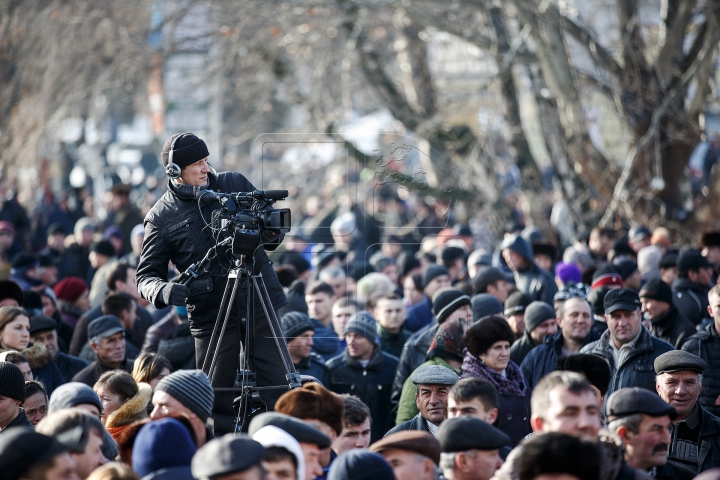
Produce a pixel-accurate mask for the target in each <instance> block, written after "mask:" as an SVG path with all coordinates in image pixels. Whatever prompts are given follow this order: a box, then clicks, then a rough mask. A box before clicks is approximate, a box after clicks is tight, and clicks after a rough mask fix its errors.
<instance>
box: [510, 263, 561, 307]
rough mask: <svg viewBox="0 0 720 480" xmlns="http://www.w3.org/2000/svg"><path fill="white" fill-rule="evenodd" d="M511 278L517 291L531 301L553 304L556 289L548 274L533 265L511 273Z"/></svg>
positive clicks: (552, 279)
mask: <svg viewBox="0 0 720 480" xmlns="http://www.w3.org/2000/svg"><path fill="white" fill-rule="evenodd" d="M513 276H514V277H515V285H516V286H517V289H518V290H519V291H521V292H522V293H525V294H527V295H529V296H530V298H532V299H533V300H540V301H541V302H545V303H547V304H550V305H552V304H553V298H554V297H555V294H556V293H557V291H558V289H557V284H555V279H554V278H553V277H552V275H550V273H548V272H546V271H545V270H543V269H542V268H540V267H538V266H537V265H535V264H534V263H533V264H532V265H530V266H529V267H528V268H526V269H525V270H522V271H515V272H513Z"/></svg>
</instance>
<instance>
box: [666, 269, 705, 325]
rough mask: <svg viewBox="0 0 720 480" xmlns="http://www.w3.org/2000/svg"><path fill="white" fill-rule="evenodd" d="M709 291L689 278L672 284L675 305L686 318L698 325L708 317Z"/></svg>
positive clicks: (680, 279) (679, 279)
mask: <svg viewBox="0 0 720 480" xmlns="http://www.w3.org/2000/svg"><path fill="white" fill-rule="evenodd" d="M709 290H710V289H709V288H708V287H703V286H702V285H698V284H697V283H693V282H691V281H690V280H688V279H687V278H678V279H677V280H675V281H674V282H673V284H672V292H673V296H674V298H673V304H675V306H676V307H677V309H678V310H679V311H680V313H681V314H682V315H683V316H684V317H685V318H687V319H688V320H690V321H691V322H692V323H693V324H695V325H698V324H700V323H701V322H702V320H703V318H706V317H707V316H708V313H707V307H708V291H709Z"/></svg>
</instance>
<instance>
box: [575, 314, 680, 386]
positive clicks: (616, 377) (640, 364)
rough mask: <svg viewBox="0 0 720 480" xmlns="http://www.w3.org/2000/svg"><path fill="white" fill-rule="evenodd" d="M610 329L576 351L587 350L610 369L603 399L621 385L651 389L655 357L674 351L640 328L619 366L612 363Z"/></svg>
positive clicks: (653, 383) (582, 351) (665, 343)
mask: <svg viewBox="0 0 720 480" xmlns="http://www.w3.org/2000/svg"><path fill="white" fill-rule="evenodd" d="M611 341H612V339H611V337H610V330H607V331H606V332H605V333H603V334H602V336H601V337H600V340H597V341H595V342H592V343H589V344H588V345H585V346H584V347H583V348H582V350H580V353H590V354H593V355H597V356H598V357H601V358H604V359H605V361H606V362H608V365H610V371H611V372H612V380H611V381H610V387H609V388H608V391H607V393H606V394H605V398H607V397H609V396H610V394H611V393H612V392H614V391H615V390H619V389H621V388H624V387H641V388H646V389H648V390H650V391H651V392H654V391H655V367H654V363H655V359H656V358H657V357H659V356H660V355H662V354H663V353H665V352H669V351H671V350H675V348H673V346H672V345H670V344H669V343H667V342H664V341H662V340H660V339H658V338H655V337H653V336H652V335H650V332H648V330H647V328H645V327H640V337H639V338H638V339H637V343H636V344H635V347H634V348H633V349H632V351H630V353H629V354H628V355H627V356H626V357H625V359H624V360H623V362H622V363H621V364H620V365H615V360H614V358H613V353H612V348H611V347H610V342H611Z"/></svg>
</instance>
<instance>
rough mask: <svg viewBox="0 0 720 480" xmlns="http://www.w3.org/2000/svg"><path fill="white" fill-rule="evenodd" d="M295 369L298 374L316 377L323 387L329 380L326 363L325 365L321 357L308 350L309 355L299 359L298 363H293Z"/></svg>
mask: <svg viewBox="0 0 720 480" xmlns="http://www.w3.org/2000/svg"><path fill="white" fill-rule="evenodd" d="M295 370H297V372H298V373H299V374H300V375H310V376H312V377H315V378H317V379H318V381H319V382H320V383H322V384H323V386H324V387H327V386H328V383H329V381H330V374H329V373H328V368H327V365H325V362H324V361H323V359H322V357H321V356H320V355H318V354H317V353H315V352H310V356H309V357H307V358H303V359H302V360H300V363H298V364H296V365H295Z"/></svg>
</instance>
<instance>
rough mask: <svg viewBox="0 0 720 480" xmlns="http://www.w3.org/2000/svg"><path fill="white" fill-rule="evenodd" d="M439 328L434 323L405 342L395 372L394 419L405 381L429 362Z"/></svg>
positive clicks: (392, 396)
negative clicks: (428, 357) (428, 353)
mask: <svg viewBox="0 0 720 480" xmlns="http://www.w3.org/2000/svg"><path fill="white" fill-rule="evenodd" d="M439 326H440V325H439V324H438V323H437V322H436V321H433V323H431V324H430V325H426V326H424V327H423V328H421V329H420V330H418V331H417V332H415V333H413V334H412V335H411V336H410V338H408V339H407V341H406V342H405V346H404V347H403V351H402V354H401V355H400V363H399V364H398V367H397V371H396V372H395V380H394V381H393V386H392V394H391V396H390V403H391V405H392V418H395V416H396V414H397V408H398V404H399V403H400V395H402V389H403V385H405V380H407V378H408V377H409V376H410V374H411V373H412V372H413V371H415V369H416V368H417V367H419V366H420V365H422V364H423V363H425V360H427V352H428V350H429V349H430V344H432V341H433V338H435V334H436V333H437V331H438V327H439Z"/></svg>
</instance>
